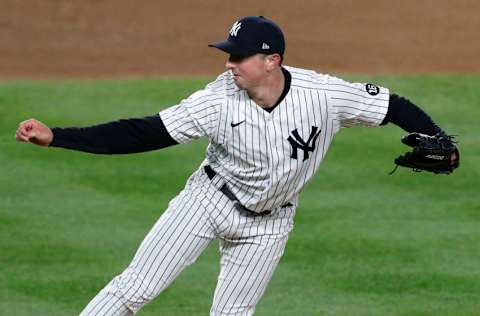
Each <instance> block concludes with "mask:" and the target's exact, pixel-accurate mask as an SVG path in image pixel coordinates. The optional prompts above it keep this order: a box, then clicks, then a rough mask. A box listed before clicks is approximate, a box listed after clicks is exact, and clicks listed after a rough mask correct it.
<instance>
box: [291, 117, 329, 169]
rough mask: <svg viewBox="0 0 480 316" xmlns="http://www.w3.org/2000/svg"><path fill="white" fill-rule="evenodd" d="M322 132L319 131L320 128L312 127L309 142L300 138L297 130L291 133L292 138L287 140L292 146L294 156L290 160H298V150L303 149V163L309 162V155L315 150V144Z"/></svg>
mask: <svg viewBox="0 0 480 316" xmlns="http://www.w3.org/2000/svg"><path fill="white" fill-rule="evenodd" d="M317 130H318V131H317ZM321 131H322V130H319V129H318V127H316V126H312V131H311V132H310V136H308V139H307V141H304V140H303V138H302V137H300V135H299V134H298V131H297V129H294V130H293V131H291V132H290V136H288V138H287V140H288V142H289V143H290V146H292V155H291V156H290V158H292V159H298V158H297V157H298V149H301V150H303V161H305V160H307V159H308V158H309V154H308V153H309V152H313V151H314V150H315V142H316V140H317V137H318V135H320V132H321Z"/></svg>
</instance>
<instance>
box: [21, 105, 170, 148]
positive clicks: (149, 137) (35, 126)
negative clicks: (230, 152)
mask: <svg viewBox="0 0 480 316" xmlns="http://www.w3.org/2000/svg"><path fill="white" fill-rule="evenodd" d="M15 138H16V140H17V141H23V142H30V143H33V144H36V145H39V146H51V147H62V148H67V149H73V150H79V151H84V152H89V153H94V154H129V153H138V152H145V151H150V150H156V149H160V148H165V147H168V146H172V145H175V144H178V142H177V141H175V140H174V139H173V138H172V137H171V136H170V134H169V133H168V131H167V130H166V128H165V125H164V124H163V122H162V119H161V118H160V116H159V115H158V114H156V115H152V116H147V117H144V118H131V119H123V120H118V121H113V122H108V123H103V124H98V125H93V126H88V127H67V128H58V127H56V128H52V129H50V128H49V127H48V126H46V125H45V124H43V123H42V122H40V121H38V120H35V119H29V120H27V121H24V122H22V123H20V124H19V127H18V129H17V132H16V134H15Z"/></svg>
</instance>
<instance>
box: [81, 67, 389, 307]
mask: <svg viewBox="0 0 480 316" xmlns="http://www.w3.org/2000/svg"><path fill="white" fill-rule="evenodd" d="M286 69H287V70H288V71H289V72H290V74H291V76H292V80H291V84H290V89H289V91H288V93H287V95H286V96H285V98H284V99H283V100H282V101H281V102H280V104H278V105H277V107H276V108H274V109H273V111H271V112H267V111H265V110H264V109H262V108H261V107H259V106H257V105H256V104H255V103H254V102H253V101H252V100H251V99H250V98H249V96H248V94H247V93H246V91H242V90H239V89H238V88H237V87H236V85H235V84H234V81H233V78H232V76H231V73H229V72H226V73H224V74H222V75H220V76H219V77H218V78H217V79H216V80H215V81H214V82H212V83H210V84H209V85H207V87H206V88H205V89H203V90H201V91H198V92H196V93H194V94H192V95H191V96H190V97H188V98H187V99H185V100H183V101H182V102H181V103H180V104H178V105H176V106H173V107H170V108H168V109H166V110H163V111H162V112H160V114H159V115H160V116H161V118H162V120H163V123H164V124H165V127H166V128H167V130H168V132H169V133H170V135H171V136H172V138H173V139H175V140H176V141H177V142H179V143H188V142H190V141H192V140H194V139H197V138H200V137H207V138H208V139H209V140H210V143H209V145H208V148H207V157H206V159H205V161H204V162H203V163H202V166H201V167H200V168H199V169H198V170H197V172H195V173H194V174H193V175H192V177H190V179H189V180H188V182H187V185H186V187H185V189H184V190H183V191H182V192H181V193H180V194H179V195H178V196H177V197H176V198H175V199H173V200H172V201H171V202H170V204H169V206H168V208H167V210H166V211H165V213H164V214H163V215H162V216H161V217H160V218H159V220H158V221H157V223H156V224H155V225H154V227H153V228H152V229H151V231H150V232H149V233H148V234H147V236H146V237H145V239H144V241H143V242H142V243H141V245H140V247H139V249H138V251H137V253H136V254H135V256H134V258H133V260H132V262H131V263H130V265H129V266H128V267H127V268H126V269H125V270H124V271H123V272H122V273H121V274H120V275H118V276H117V277H115V278H114V279H113V280H112V281H111V282H110V283H109V284H107V286H105V288H104V289H103V290H101V291H100V293H99V294H98V295H97V296H96V297H95V298H94V299H93V300H92V301H91V302H90V304H89V305H88V306H87V307H86V308H85V310H84V311H83V312H82V315H132V314H134V313H136V312H137V311H138V310H139V309H140V308H141V307H142V306H143V305H145V304H146V303H148V302H149V301H151V300H152V299H153V298H155V297H156V296H157V295H158V294H160V293H161V292H162V291H163V290H164V289H165V288H166V287H168V285H169V284H170V283H171V282H172V281H173V280H174V279H175V278H176V277H177V276H178V275H179V273H180V272H181V271H182V270H183V269H184V268H185V267H187V266H188V265H190V264H191V263H193V262H194V261H195V260H196V258H197V257H198V256H199V255H200V254H201V253H202V251H203V250H204V249H205V247H206V246H207V245H208V244H209V243H210V241H211V240H213V239H219V240H220V253H221V269H220V274H219V276H218V283H217V287H216V290H215V294H214V299H213V303H212V308H211V311H210V315H245V316H246V315H253V313H254V311H255V306H256V304H257V303H258V301H259V300H260V298H261V297H262V295H263V294H264V292H265V290H266V287H267V284H268V282H269V280H270V278H271V277H272V274H273V271H274V270H275V268H276V266H277V264H278V262H279V260H280V258H281V257H282V255H283V252H284V249H285V245H286V243H287V239H288V234H289V232H290V231H291V230H292V228H293V218H294V214H295V209H296V207H297V204H298V203H297V202H298V194H299V192H300V191H301V190H302V188H303V187H304V186H305V184H306V183H307V182H308V181H309V179H311V177H312V176H313V175H314V174H315V172H316V171H317V169H318V168H319V166H320V164H321V162H322V160H323V158H324V157H325V154H326V152H327V150H328V148H329V146H330V144H331V142H332V139H333V136H334V135H335V134H336V133H337V132H338V131H339V130H340V129H341V128H343V127H351V126H355V125H364V126H377V125H379V124H380V123H381V121H382V120H383V118H384V117H385V114H386V111H387V108H388V100H389V92H388V90H387V89H385V88H380V89H378V91H377V90H376V88H375V87H374V86H373V87H372V86H370V88H372V89H373V90H369V91H370V93H371V94H374V95H371V94H369V93H368V92H367V89H366V85H365V84H360V83H353V84H352V83H347V82H345V81H343V80H341V79H338V78H335V77H331V76H328V75H321V74H317V73H315V72H313V71H309V70H304V69H298V68H292V67H286ZM372 91H373V92H372ZM206 164H208V165H210V166H211V168H212V169H213V170H215V172H216V176H215V177H214V178H213V179H209V178H208V177H207V175H206V174H205V173H204V171H203V166H204V165H206ZM225 184H226V185H227V186H228V188H229V189H230V190H231V191H232V192H233V194H234V195H235V197H236V198H237V199H238V200H239V202H240V203H241V204H242V205H243V206H245V207H247V208H248V209H250V210H253V211H256V212H262V211H264V210H271V211H272V212H271V213H270V214H269V215H266V216H246V215H245V214H242V213H240V212H239V211H238V210H237V209H236V208H235V207H234V204H233V202H232V201H231V200H230V199H229V198H228V197H227V196H226V195H224V194H223V193H221V191H220V189H221V188H222V186H223V185H225ZM286 203H290V206H287V207H282V205H285V204H286Z"/></svg>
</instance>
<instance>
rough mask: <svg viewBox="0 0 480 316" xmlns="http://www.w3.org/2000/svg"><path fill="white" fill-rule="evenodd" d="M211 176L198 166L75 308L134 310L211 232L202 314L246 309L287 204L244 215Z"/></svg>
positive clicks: (288, 215)
mask: <svg viewBox="0 0 480 316" xmlns="http://www.w3.org/2000/svg"><path fill="white" fill-rule="evenodd" d="M217 182H218V181H217ZM214 184H215V185H217V186H218V183H215V179H213V181H211V180H210V179H209V178H208V177H207V176H206V174H205V173H204V171H203V168H200V169H199V170H198V171H197V172H196V173H195V174H194V175H193V176H192V177H191V178H190V179H189V181H188V183H187V185H186V187H185V189H184V190H183V191H182V192H180V194H179V195H178V196H177V197H175V198H174V199H173V200H172V201H171V202H170V203H169V206H168V209H167V210H166V211H165V212H164V214H163V215H162V216H161V217H160V218H159V220H158V221H157V222H156V223H155V225H154V226H153V228H152V229H151V231H150V232H149V233H148V234H147V236H146V237H145V239H144V240H143V242H142V243H141V245H140V247H139V248H138V250H137V252H136V254H135V256H134V258H133V260H132V262H131V263H130V265H129V266H128V267H127V268H126V269H125V270H124V271H123V272H122V273H121V274H120V275H118V276H116V277H115V278H114V279H113V280H112V281H111V282H110V283H108V284H107V285H106V286H105V287H104V288H103V289H102V290H101V291H100V292H99V293H98V294H97V296H95V297H94V298H93V300H92V301H91V302H90V303H89V304H88V305H87V307H86V308H85V309H84V310H83V311H82V313H81V315H82V316H83V315H133V314H135V313H136V312H137V311H139V310H140V308H142V306H144V305H145V304H147V303H148V302H150V301H151V300H153V299H154V298H155V297H156V296H157V295H159V294H160V293H161V292H162V291H163V290H164V289H165V288H167V287H168V286H169V285H170V284H171V283H172V281H173V280H174V279H175V278H176V277H177V276H178V275H179V274H180V272H182V270H183V269H184V268H185V267H187V266H188V265H190V264H192V263H193V262H194V261H195V260H196V259H197V258H198V256H199V255H200V254H201V253H202V251H203V250H204V249H205V248H206V247H207V245H208V244H209V243H210V241H212V240H213V239H217V238H218V239H219V240H220V252H221V262H220V263H221V267H220V275H219V276H218V283H217V287H216V289H215V294H214V298H213V304H212V307H211V310H210V315H211V316H212V315H238V316H240V315H242V316H244V315H245V316H247V315H253V313H254V311H255V306H256V304H257V303H258V301H259V300H260V298H261V297H262V295H263V293H264V292H265V289H266V287H267V284H268V282H269V281H270V279H271V277H272V274H273V271H274V270H275V268H276V266H277V264H278V262H279V260H280V258H281V257H282V255H283V252H284V249H285V245H286V242H287V239H288V234H289V232H290V231H291V230H292V228H293V217H294V214H295V207H294V206H289V207H283V208H278V209H275V210H273V211H272V213H271V214H269V215H266V216H246V215H245V214H241V213H240V212H238V210H237V209H235V207H234V206H233V202H232V201H230V200H229V199H228V198H227V197H226V196H225V195H224V194H223V193H221V192H220V191H219V190H218V189H217V188H216V187H215V185H214Z"/></svg>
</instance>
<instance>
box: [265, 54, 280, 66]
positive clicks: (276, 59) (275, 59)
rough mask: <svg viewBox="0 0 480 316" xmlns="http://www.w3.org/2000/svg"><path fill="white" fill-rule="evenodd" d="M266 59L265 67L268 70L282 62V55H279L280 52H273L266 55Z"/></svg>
mask: <svg viewBox="0 0 480 316" xmlns="http://www.w3.org/2000/svg"><path fill="white" fill-rule="evenodd" d="M266 61H267V68H268V69H269V70H273V69H275V68H276V67H278V66H280V65H281V64H282V57H281V56H280V54H277V53H275V54H271V55H267V56H266Z"/></svg>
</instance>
